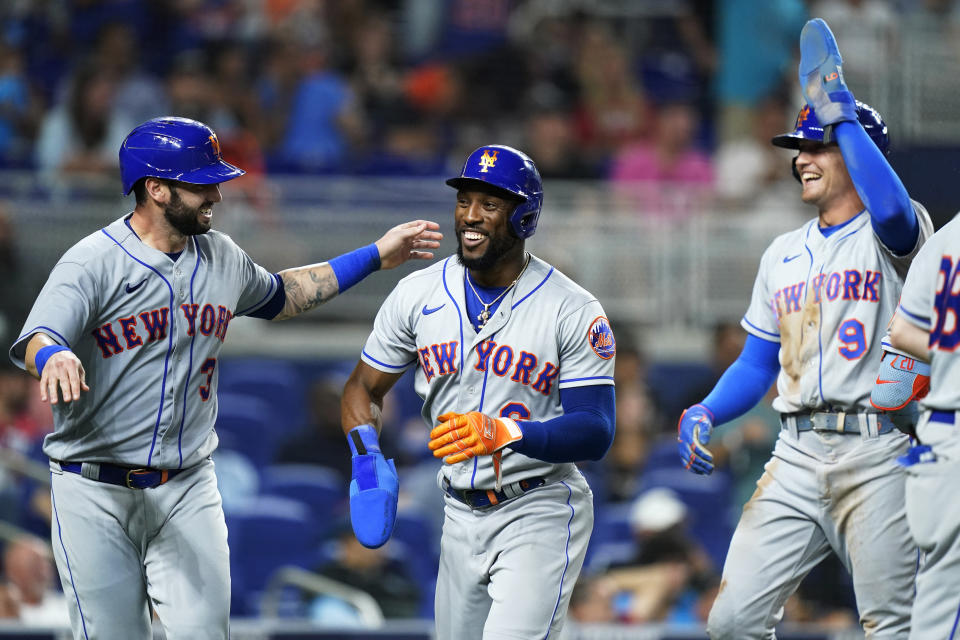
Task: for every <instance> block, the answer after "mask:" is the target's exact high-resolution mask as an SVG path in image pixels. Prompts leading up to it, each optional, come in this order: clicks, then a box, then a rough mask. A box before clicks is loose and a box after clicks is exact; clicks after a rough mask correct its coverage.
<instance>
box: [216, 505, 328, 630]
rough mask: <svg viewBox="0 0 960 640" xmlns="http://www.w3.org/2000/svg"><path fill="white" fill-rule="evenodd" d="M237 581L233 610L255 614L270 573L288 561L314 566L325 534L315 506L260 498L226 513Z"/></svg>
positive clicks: (234, 581)
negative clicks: (317, 520) (318, 524)
mask: <svg viewBox="0 0 960 640" xmlns="http://www.w3.org/2000/svg"><path fill="white" fill-rule="evenodd" d="M225 515H226V521H227V531H228V540H229V544H230V575H231V581H232V587H233V588H232V591H233V593H232V596H231V614H232V615H236V616H243V615H252V614H254V613H255V612H256V611H258V604H259V597H260V594H261V592H262V590H263V589H264V587H265V586H266V583H267V581H268V580H269V578H270V576H271V575H272V574H273V573H274V572H275V571H276V570H277V569H278V568H280V567H282V566H284V565H294V566H298V567H302V568H304V569H312V568H313V567H314V565H315V564H316V559H317V554H318V553H319V549H320V536H319V533H318V527H317V525H316V521H315V520H314V519H313V517H312V514H311V513H310V507H309V506H308V505H306V504H304V503H303V502H300V501H298V500H292V499H290V498H280V497H276V496H260V497H257V498H254V499H252V500H250V501H248V502H246V503H245V504H243V505H242V506H238V507H237V508H235V509H233V510H232V511H230V512H229V513H226V514H225Z"/></svg>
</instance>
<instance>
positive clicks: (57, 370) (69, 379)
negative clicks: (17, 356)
mask: <svg viewBox="0 0 960 640" xmlns="http://www.w3.org/2000/svg"><path fill="white" fill-rule="evenodd" d="M23 360H24V364H25V365H26V367H27V373H29V374H30V375H32V376H33V377H34V378H37V379H38V380H40V400H42V401H43V402H47V401H49V402H50V404H57V400H58V398H59V397H60V396H62V397H63V401H64V402H70V401H72V400H79V399H80V392H81V391H90V387H88V386H87V377H86V372H84V370H83V363H81V362H80V358H78V357H77V356H76V354H74V353H73V351H70V349H68V348H67V347H64V346H61V345H59V344H57V342H55V341H54V339H53V338H51V337H50V336H48V335H47V334H45V333H41V332H38V333H35V334H33V337H32V338H30V342H28V343H27V351H26V354H25V356H24V359H23ZM58 393H59V394H60V395H58Z"/></svg>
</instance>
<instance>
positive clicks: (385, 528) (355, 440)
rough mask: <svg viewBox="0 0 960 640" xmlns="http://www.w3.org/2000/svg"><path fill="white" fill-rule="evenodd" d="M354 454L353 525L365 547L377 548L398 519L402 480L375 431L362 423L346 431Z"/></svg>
mask: <svg viewBox="0 0 960 640" xmlns="http://www.w3.org/2000/svg"><path fill="white" fill-rule="evenodd" d="M347 442H348V443H349V444H350V451H351V453H352V454H353V456H352V458H351V465H352V467H353V469H352V472H351V476H350V524H352V525H353V532H354V534H355V535H356V536H357V540H359V541H360V544H362V545H363V546H365V547H368V548H370V549H376V548H377V547H379V546H382V545H383V543H385V542H386V541H387V540H389V539H390V534H391V533H393V525H394V522H396V519H397V495H398V493H399V490H400V482H399V479H398V478H397V467H396V466H395V465H394V463H393V459H392V458H391V459H390V460H385V459H384V457H383V453H381V452H380V443H379V441H378V440H377V432H376V430H375V429H374V428H373V427H372V426H370V425H368V424H362V425H360V426H358V427H354V428H353V429H351V430H350V433H348V434H347Z"/></svg>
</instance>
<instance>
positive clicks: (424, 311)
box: [421, 302, 447, 316]
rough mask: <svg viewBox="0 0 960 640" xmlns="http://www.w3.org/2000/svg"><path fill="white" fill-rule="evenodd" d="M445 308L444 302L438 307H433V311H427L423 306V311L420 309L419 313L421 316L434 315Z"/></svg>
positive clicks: (425, 306)
mask: <svg viewBox="0 0 960 640" xmlns="http://www.w3.org/2000/svg"><path fill="white" fill-rule="evenodd" d="M445 306H447V303H446V302H444V303H443V304H442V305H440V306H439V307H434V308H433V309H428V308H427V305H423V309H421V311H422V312H423V315H425V316H428V315H430V314H431V313H436V312H437V311H440V309H443V308H444V307H445Z"/></svg>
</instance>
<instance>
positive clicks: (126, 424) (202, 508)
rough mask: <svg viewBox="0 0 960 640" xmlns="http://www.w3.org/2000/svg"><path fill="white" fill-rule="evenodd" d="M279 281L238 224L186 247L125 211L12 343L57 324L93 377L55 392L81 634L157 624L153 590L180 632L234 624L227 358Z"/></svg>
mask: <svg viewBox="0 0 960 640" xmlns="http://www.w3.org/2000/svg"><path fill="white" fill-rule="evenodd" d="M279 286H280V284H279V279H278V278H277V277H276V276H274V275H272V274H270V273H269V272H267V271H266V270H264V269H263V268H262V267H259V266H258V265H256V264H255V263H254V262H253V261H252V260H251V259H250V258H249V257H248V256H247V255H246V254H245V253H244V252H243V251H242V250H241V249H240V248H239V247H238V246H237V245H236V244H234V243H233V242H232V241H231V240H230V238H229V237H227V236H226V235H224V234H221V233H218V232H216V231H210V232H209V233H207V234H205V235H202V236H193V237H191V238H189V239H188V241H187V244H186V247H185V248H184V250H183V251H182V252H181V254H180V255H179V257H177V259H176V260H173V259H171V257H170V256H168V255H166V254H164V253H162V252H160V251H158V250H156V249H153V248H151V247H149V246H147V245H145V244H143V243H142V242H141V241H140V239H139V238H138V237H137V236H136V234H135V233H134V232H133V230H132V229H131V228H130V227H129V226H128V225H127V223H126V222H125V221H124V219H120V220H117V221H115V222H113V223H112V224H110V225H108V226H107V227H105V228H104V229H101V230H100V231H97V232H96V233H93V234H91V235H90V236H87V237H86V238H84V239H83V240H81V241H80V242H78V243H77V244H76V245H74V246H73V247H72V248H71V249H69V250H68V251H67V252H66V253H65V254H64V255H63V257H62V258H61V259H60V261H59V262H58V263H57V264H56V266H55V267H54V268H53V270H52V271H51V273H50V277H49V279H48V281H47V283H46V285H45V286H44V288H43V290H42V291H41V292H40V295H39V297H38V298H37V300H36V302H35V304H34V307H33V309H32V310H31V312H30V314H29V316H28V317H27V321H26V323H25V325H24V328H23V332H22V333H21V337H20V338H18V339H17V341H16V343H15V344H14V345H13V347H12V348H11V350H10V354H11V357H12V358H13V360H14V361H15V362H16V363H17V364H18V365H20V366H21V367H22V366H24V362H23V357H24V351H25V348H26V344H27V342H28V341H29V339H30V337H31V336H32V335H33V334H35V333H37V332H43V333H45V334H47V335H49V336H50V337H51V338H53V339H54V340H56V341H57V342H58V343H60V344H62V345H64V346H67V347H69V348H70V349H71V350H72V351H73V352H74V353H75V354H76V355H77V357H78V358H79V359H80V361H81V363H82V364H83V366H84V369H85V371H86V378H87V384H88V385H89V387H90V390H89V391H87V392H83V393H81V396H80V399H79V400H75V401H73V402H69V403H63V402H61V403H58V404H56V405H53V416H54V432H53V433H51V434H50V435H48V436H47V438H46V440H45V442H44V452H45V453H46V454H47V455H48V456H50V458H51V473H52V474H53V475H52V478H53V484H52V489H51V492H52V499H53V506H54V513H53V515H54V521H53V526H52V535H53V546H54V550H55V556H56V560H57V567H58V570H59V572H60V578H61V582H62V584H63V588H64V592H65V593H66V594H67V600H68V602H69V603H70V609H71V611H70V615H71V621H72V626H73V630H74V636H75V637H76V638H88V637H105V638H106V637H116V638H120V637H147V636H149V624H150V619H149V615H148V606H147V597H149V598H150V600H151V601H152V603H153V606H154V608H155V609H156V611H157V612H158V614H159V615H160V617H161V620H162V622H163V623H164V627H165V629H166V632H167V637H168V638H182V639H184V640H185V639H187V638H191V639H192V638H224V639H225V638H226V637H227V634H228V619H229V602H230V598H229V593H230V572H229V553H228V550H227V539H226V526H225V524H224V518H223V511H222V508H221V503H220V495H219V493H218V492H217V486H216V477H215V476H214V473H213V464H212V462H210V461H209V460H208V459H207V458H208V456H209V455H210V453H211V452H212V451H213V450H214V448H215V447H216V445H217V436H216V434H215V432H214V430H213V425H214V421H215V419H216V416H217V396H216V387H217V374H218V371H217V356H218V355H219V353H220V349H221V347H222V345H223V341H224V338H225V337H226V334H227V329H228V327H229V324H230V321H231V319H232V318H233V317H234V316H237V315H244V314H247V313H250V312H253V311H255V310H257V309H258V308H260V307H261V306H263V305H264V304H265V303H267V302H268V301H269V300H270V299H271V298H272V296H273V295H274V294H276V292H277V288H278V287H279ZM58 461H67V462H72V463H78V462H82V463H88V464H85V465H84V469H86V468H87V467H91V466H92V465H90V464H89V463H108V464H114V465H121V466H130V467H153V468H158V469H168V470H169V469H184V470H185V471H184V472H183V473H180V474H179V475H177V476H175V477H174V478H172V479H171V480H170V481H169V482H167V483H166V484H163V485H160V486H158V487H156V488H153V489H148V490H145V491H136V490H132V489H128V488H126V487H121V486H115V485H111V484H106V483H103V482H97V481H94V480H90V479H88V478H87V477H84V476H81V475H77V474H74V473H64V472H63V471H62V470H61V466H60V464H59V462H58ZM144 577H146V589H145V588H144ZM201 577H202V579H201ZM201 586H202V587H203V593H202V594H201V593H199V592H198V591H197V589H198V588H199V587H201ZM174 612H175V613H174Z"/></svg>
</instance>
